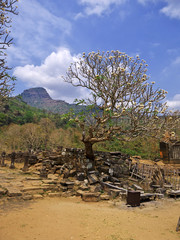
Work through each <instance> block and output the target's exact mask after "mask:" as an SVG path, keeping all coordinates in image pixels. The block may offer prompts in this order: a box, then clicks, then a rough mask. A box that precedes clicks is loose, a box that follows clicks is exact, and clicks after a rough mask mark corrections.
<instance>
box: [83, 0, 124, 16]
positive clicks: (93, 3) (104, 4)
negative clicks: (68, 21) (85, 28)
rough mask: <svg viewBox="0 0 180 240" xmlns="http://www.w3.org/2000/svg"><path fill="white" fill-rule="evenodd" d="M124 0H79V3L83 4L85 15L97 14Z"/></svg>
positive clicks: (122, 2)
mask: <svg viewBox="0 0 180 240" xmlns="http://www.w3.org/2000/svg"><path fill="white" fill-rule="evenodd" d="M126 2H127V0H98V1H97V0H79V3H80V4H81V5H84V6H85V13H86V14H87V15H92V14H96V15H98V16H100V15H102V14H103V13H105V12H108V11H110V7H111V6H112V5H121V4H124V3H126Z"/></svg>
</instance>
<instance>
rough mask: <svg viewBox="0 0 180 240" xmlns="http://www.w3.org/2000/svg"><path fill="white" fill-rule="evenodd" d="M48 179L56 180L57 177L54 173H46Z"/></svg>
mask: <svg viewBox="0 0 180 240" xmlns="http://www.w3.org/2000/svg"><path fill="white" fill-rule="evenodd" d="M48 179H52V180H55V181H56V180H58V177H57V176H55V175H54V174H48Z"/></svg>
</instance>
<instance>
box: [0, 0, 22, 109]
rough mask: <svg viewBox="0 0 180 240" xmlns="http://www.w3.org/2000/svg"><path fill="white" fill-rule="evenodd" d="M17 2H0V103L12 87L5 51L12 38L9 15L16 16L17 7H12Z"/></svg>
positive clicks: (12, 0) (12, 79)
mask: <svg viewBox="0 0 180 240" xmlns="http://www.w3.org/2000/svg"><path fill="white" fill-rule="evenodd" d="M17 1H18V0H1V1H0V103H1V105H2V103H3V102H4V101H5V99H6V98H7V96H9V93H10V92H11V91H12V90H13V87H14V84H13V82H14V78H13V77H11V76H10V75H9V73H8V70H9V69H10V68H9V67H8V66H7V59H6V55H7V54H6V49H7V48H8V47H10V45H11V44H12V38H10V37H9V34H10V30H9V29H10V28H11V22H12V19H11V18H10V17H9V15H10V14H17V6H14V5H15V3H16V2H17Z"/></svg>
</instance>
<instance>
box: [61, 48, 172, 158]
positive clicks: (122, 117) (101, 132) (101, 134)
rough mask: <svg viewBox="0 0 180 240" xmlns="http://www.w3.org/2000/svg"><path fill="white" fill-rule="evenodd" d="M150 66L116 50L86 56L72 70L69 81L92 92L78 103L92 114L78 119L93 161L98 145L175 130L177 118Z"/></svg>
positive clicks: (88, 152)
mask: <svg viewBox="0 0 180 240" xmlns="http://www.w3.org/2000/svg"><path fill="white" fill-rule="evenodd" d="M147 66H148V65H147V64H146V62H145V60H141V59H140V58H139V56H136V57H135V58H133V57H129V56H128V55H127V54H125V53H122V52H120V51H118V50H117V51H113V50H112V51H107V52H102V53H101V52H100V51H98V52H96V53H95V52H91V53H89V54H85V53H83V55H82V57H81V58H79V60H78V61H77V62H74V63H72V64H71V65H70V67H69V68H68V70H67V74H66V76H65V77H64V79H65V81H66V82H68V83H71V84H72V85H73V86H75V87H83V88H86V89H88V90H89V96H87V98H86V99H80V100H77V102H78V104H82V103H83V104H85V105H87V106H89V109H90V111H89V112H88V114H87V112H86V113H85V114H84V113H82V114H81V115H79V116H76V117H74V119H75V121H76V122H77V123H79V126H80V127H81V129H82V141H83V143H84V144H85V149H86V155H87V157H89V158H91V159H93V151H92V145H93V144H94V143H97V142H101V141H105V140H110V139H112V138H113V137H119V136H121V137H122V136H124V137H125V138H126V139H127V138H131V137H137V136H138V135H144V134H150V133H151V134H153V135H155V134H160V132H161V131H162V130H163V129H164V128H165V127H166V128H172V127H173V125H174V123H175V121H174V120H175V117H172V116H169V113H168V111H167V104H166V102H165V101H164V100H165V97H166V94H167V92H166V91H165V90H163V89H159V88H157V89H155V87H154V84H155V82H151V81H149V77H148V75H147Z"/></svg>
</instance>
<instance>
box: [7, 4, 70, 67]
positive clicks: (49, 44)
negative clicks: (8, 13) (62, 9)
mask: <svg viewBox="0 0 180 240" xmlns="http://www.w3.org/2000/svg"><path fill="white" fill-rule="evenodd" d="M18 9H19V15H18V16H13V27H12V37H13V38H14V45H13V46H12V47H11V48H9V50H8V55H9V59H8V61H9V62H11V63H13V62H15V61H19V63H20V64H22V65H23V64H27V63H32V62H34V60H39V59H43V58H45V56H48V55H49V54H50V52H52V51H53V50H54V49H55V48H56V46H59V45H60V44H63V45H64V38H65V36H67V35H69V34H70V32H71V23H70V22H69V21H67V20H66V19H64V18H62V17H60V16H55V15H53V14H52V13H51V12H50V11H49V10H48V9H46V8H45V7H44V6H42V5H41V4H40V3H39V2H38V1H37V0H31V1H29V0H20V1H19V3H18Z"/></svg>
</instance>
